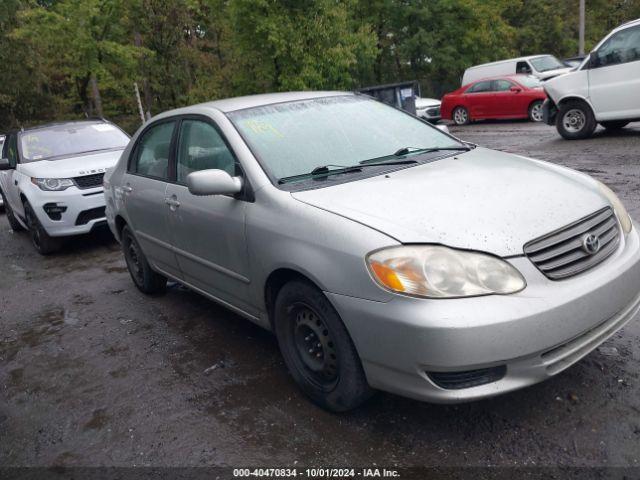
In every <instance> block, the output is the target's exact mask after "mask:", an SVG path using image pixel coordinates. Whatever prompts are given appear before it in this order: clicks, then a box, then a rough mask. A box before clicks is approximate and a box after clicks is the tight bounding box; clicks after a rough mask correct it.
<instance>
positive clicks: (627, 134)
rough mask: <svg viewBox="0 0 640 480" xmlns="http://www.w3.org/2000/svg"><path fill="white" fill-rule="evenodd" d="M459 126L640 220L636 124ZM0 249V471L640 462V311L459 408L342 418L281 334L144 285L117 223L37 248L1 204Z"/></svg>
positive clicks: (639, 129) (408, 404) (388, 404)
mask: <svg viewBox="0 0 640 480" xmlns="http://www.w3.org/2000/svg"><path fill="white" fill-rule="evenodd" d="M452 131H454V133H455V134H457V135H458V136H460V137H461V138H463V139H465V140H468V141H472V142H476V143H478V144H480V145H483V146H487V147H493V148H496V149H500V150H504V151H508V152H514V153H519V154H523V155H527V156H531V157H537V158H541V159H544V160H549V161H552V162H555V163H560V164H563V165H567V166H569V167H573V168H576V169H578V170H581V171H584V172H588V173H589V174H592V175H593V176H595V177H596V178H598V179H600V180H603V181H604V182H606V183H607V184H609V185H610V186H611V187H612V188H613V189H614V190H615V191H616V192H617V193H618V194H620V196H621V198H622V200H623V201H624V202H625V203H626V205H627V206H628V207H629V211H630V213H631V214H632V215H633V216H634V217H635V218H637V219H640V188H639V187H640V158H639V156H638V152H639V151H640V148H639V147H640V124H635V128H628V129H626V130H625V131H624V132H622V133H618V134H615V135H611V134H606V133H603V132H600V133H599V134H597V135H596V136H595V137H594V138H593V139H591V140H587V141H581V142H567V141H564V140H561V139H560V137H559V136H558V135H557V134H556V132H555V129H552V128H551V127H547V126H543V125H532V124H529V123H483V124H478V125H473V126H469V127H466V128H459V129H452ZM0 248H1V250H0V251H1V253H0V291H1V292H2V293H1V294H0V325H1V330H0V389H1V392H0V465H4V466H8V465H14V466H19V465H23V466H24V465H39V466H51V465H57V466H62V465H69V466H73V465H87V466H88V465H101V466H105V465H118V466H134V465H153V466H162V465H198V466H201V465H227V466H239V465H252V466H294V465H297V466H302V465H316V466H343V465H358V466H372V465H375V464H377V465H385V466H394V465H398V466H412V465H429V466H436V465H439V466H446V465H461V464H462V465H476V466H484V465H519V466H522V465H529V466H533V465H558V464H562V465H580V466H606V465H620V466H638V465H639V462H640V379H639V372H640V343H639V340H640V324H639V323H638V321H635V322H634V323H631V324H630V325H629V326H628V327H627V328H626V330H624V331H623V332H621V333H619V334H618V335H616V336H615V338H613V339H612V340H610V341H608V342H607V343H606V344H605V347H606V348H604V349H602V348H601V349H600V350H599V351H596V352H594V353H592V354H591V355H590V356H588V357H587V358H586V359H585V360H583V361H581V362H580V363H579V364H577V365H575V366H574V367H573V368H571V369H569V370H568V371H566V372H564V373H562V374H560V375H559V376H557V377H555V378H553V379H552V380H550V381H548V382H546V383H543V384H540V385H537V386H534V387H532V388H528V389H526V390H524V391H520V392H516V393H513V394H509V395H505V396H502V397H499V398H496V399H492V400H487V401H482V402H477V403H472V404H465V405H458V406H438V405H429V404H424V403H419V402H415V401H411V400H406V399H403V398H400V397H396V396H393V395H388V394H383V393H381V394H379V395H377V396H376V397H375V398H374V399H373V400H372V401H370V402H369V403H368V404H367V405H366V406H365V407H364V408H361V409H359V410H358V411H356V412H354V413H350V414H346V415H332V414H329V413H326V412H324V411H321V410H319V409H318V408H316V407H314V406H313V405H312V404H310V403H309V402H308V401H307V400H306V399H305V398H303V396H302V395H301V394H300V393H299V392H298V390H297V389H296V387H295V386H294V384H293V383H292V381H291V380H290V379H289V377H288V375H287V372H286V370H285V367H284V364H283V362H282V361H281V359H280V355H279V352H278V348H277V344H276V342H275V340H274V338H273V337H272V336H271V334H269V333H267V332H264V331H262V330H261V329H260V328H258V327H256V326H254V325H252V324H251V323H249V322H248V321H246V320H243V319H242V318H239V317H237V316H236V315H234V314H232V313H230V312H229V311H227V310H225V309H223V308H221V307H218V306H217V305H215V304H214V303H211V302H209V301H208V300H205V299H204V298H202V297H200V296H198V295H196V294H193V293H190V292H189V291H187V290H185V289H183V288H182V287H180V286H178V285H173V286H172V287H171V288H170V289H169V291H168V293H167V294H166V295H164V296H161V297H156V298H149V297H145V296H143V295H142V294H140V293H139V292H138V291H137V290H136V289H135V288H134V287H133V284H132V282H131V280H130V278H129V274H128V273H127V271H126V269H125V264H124V261H123V259H122V256H121V254H120V250H119V246H118V245H117V244H116V243H115V242H113V241H112V240H111V239H110V237H109V235H108V234H102V235H91V236H88V237H84V238H79V239H77V240H74V241H73V242H71V243H70V244H69V245H68V246H67V248H66V249H65V250H64V251H63V252H62V253H61V254H58V255H55V256H52V257H48V258H42V257H40V256H38V255H37V254H36V253H34V250H33V248H32V247H31V245H30V243H29V240H28V238H27V236H26V235H24V234H13V233H11V231H10V230H9V227H8V223H7V222H6V219H5V218H4V214H2V215H0ZM614 349H615V350H614Z"/></svg>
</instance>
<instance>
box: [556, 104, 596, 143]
mask: <svg viewBox="0 0 640 480" xmlns="http://www.w3.org/2000/svg"><path fill="white" fill-rule="evenodd" d="M596 126H597V124H596V119H595V117H594V116H593V112H592V111H591V108H590V107H589V106H588V105H587V104H586V103H584V102H581V101H577V100H570V101H568V102H566V103H564V104H562V105H560V109H559V111H558V115H557V117H556V129H557V130H558V133H559V134H560V135H562V137H563V138H565V139H567V140H580V139H583V138H588V137H590V136H591V135H592V134H593V131H594V130H595V129H596Z"/></svg>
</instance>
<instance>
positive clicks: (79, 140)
mask: <svg viewBox="0 0 640 480" xmlns="http://www.w3.org/2000/svg"><path fill="white" fill-rule="evenodd" d="M127 143H129V137H128V136H127V134H126V133H124V132H123V131H122V130H120V129H119V128H117V127H115V126H114V125H110V124H108V123H103V122H100V123H98V122H79V123H67V124H64V125H54V126H51V127H45V128H39V129H36V130H29V131H26V132H22V133H21V134H20V149H21V153H22V157H21V158H22V161H23V162H25V163H29V162H38V161H40V160H54V159H58V158H64V157H69V156H73V155H80V154H83V153H88V152H99V151H103V150H114V149H123V148H124V147H126V146H127Z"/></svg>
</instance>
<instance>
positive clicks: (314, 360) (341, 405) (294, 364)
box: [274, 280, 373, 412]
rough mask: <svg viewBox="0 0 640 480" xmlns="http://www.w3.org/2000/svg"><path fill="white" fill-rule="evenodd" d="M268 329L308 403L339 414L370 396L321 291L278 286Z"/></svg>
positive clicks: (346, 336)
mask: <svg viewBox="0 0 640 480" xmlns="http://www.w3.org/2000/svg"><path fill="white" fill-rule="evenodd" d="M274 327H275V328H274V329H275V333H276V337H277V338H278V344H279V345H280V351H281V352H282V356H283V357H284V362H285V364H286V365H287V368H288V369H289V372H290V373H291V376H292V377H293V379H294V380H295V381H296V383H297V384H298V385H299V386H300V388H301V389H302V391H303V392H304V393H305V394H306V395H307V396H308V397H309V398H310V399H311V400H312V401H313V402H314V403H316V404H317V405H319V406H320V407H322V408H324V409H326V410H329V411H332V412H344V411H347V410H351V409H353V408H356V407H357V406H359V405H361V404H362V403H363V402H364V401H366V400H367V399H368V398H369V397H371V395H372V394H373V390H372V389H371V387H369V384H368V383H367V379H366V378H365V375H364V371H363V369H362V364H361V362H360V357H359V356H358V353H357V352H356V349H355V347H354V345H353V342H352V341H351V337H350V336H349V333H348V332H347V329H346V328H345V326H344V324H343V323H342V320H341V319H340V316H339V315H338V312H336V311H335V309H334V308H333V306H332V305H331V303H329V300H327V298H326V297H325V296H324V294H323V293H322V291H320V290H319V289H317V288H316V287H314V286H313V285H311V284H309V283H306V282H303V281H297V280H296V281H292V282H289V283H287V284H286V285H284V286H283V287H282V289H281V290H280V292H279V293H278V297H277V299H276V303H275V308H274Z"/></svg>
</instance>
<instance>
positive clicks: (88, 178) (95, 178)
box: [73, 173, 104, 189]
mask: <svg viewBox="0 0 640 480" xmlns="http://www.w3.org/2000/svg"><path fill="white" fill-rule="evenodd" d="M103 178H104V173H96V174H94V175H84V176H82V177H75V178H74V179H73V181H74V182H75V183H76V185H77V186H78V188H83V189H84V188H95V187H101V186H102V179H103Z"/></svg>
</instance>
